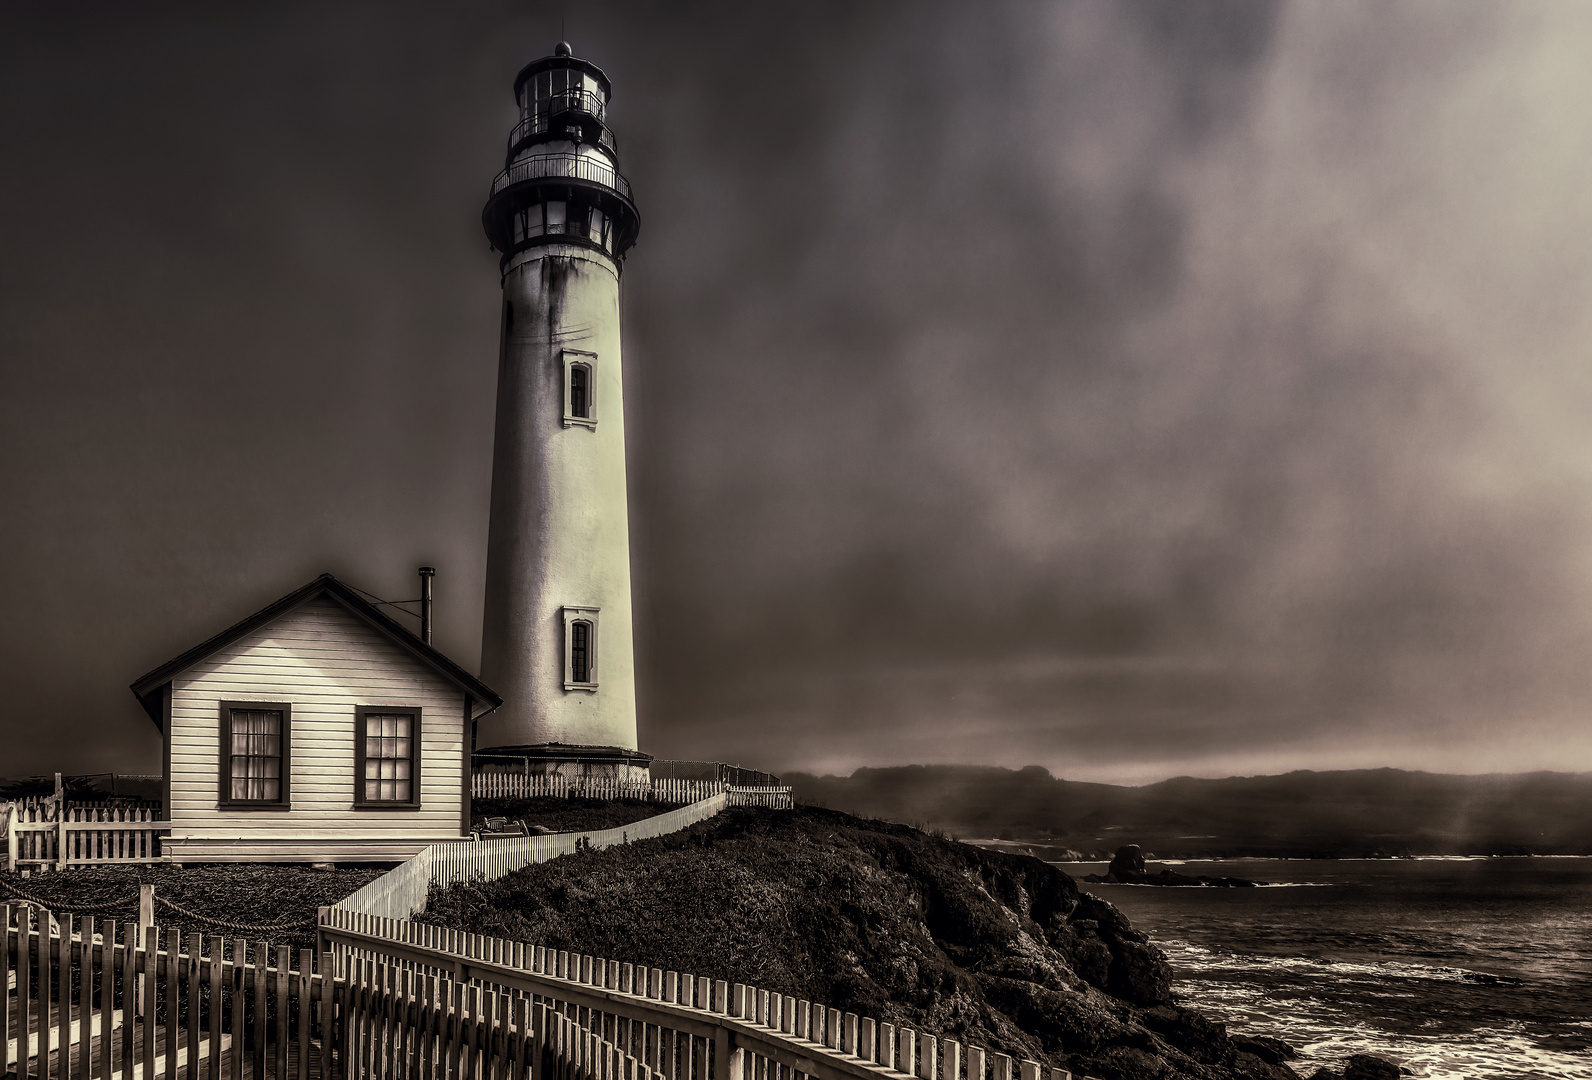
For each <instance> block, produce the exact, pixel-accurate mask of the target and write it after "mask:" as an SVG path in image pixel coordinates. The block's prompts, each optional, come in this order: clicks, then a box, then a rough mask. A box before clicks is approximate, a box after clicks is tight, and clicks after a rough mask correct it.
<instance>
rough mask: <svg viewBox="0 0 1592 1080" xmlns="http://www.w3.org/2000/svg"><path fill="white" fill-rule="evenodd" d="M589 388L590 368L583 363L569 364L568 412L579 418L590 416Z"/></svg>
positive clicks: (584, 418) (583, 418)
mask: <svg viewBox="0 0 1592 1080" xmlns="http://www.w3.org/2000/svg"><path fill="white" fill-rule="evenodd" d="M590 388H591V368H589V367H587V366H586V365H585V364H571V365H570V368H569V414H570V415H571V416H574V417H577V418H579V419H581V420H586V419H589V418H590V416H591V410H590V404H591V403H590V399H589V398H588V396H587V394H588V392H589V390H590Z"/></svg>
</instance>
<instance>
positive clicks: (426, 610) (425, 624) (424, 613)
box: [420, 566, 437, 645]
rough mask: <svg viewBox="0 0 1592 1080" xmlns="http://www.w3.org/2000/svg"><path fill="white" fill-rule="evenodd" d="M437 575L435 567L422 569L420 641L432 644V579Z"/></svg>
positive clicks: (423, 567)
mask: <svg viewBox="0 0 1592 1080" xmlns="http://www.w3.org/2000/svg"><path fill="white" fill-rule="evenodd" d="M436 574H437V568H436V567H434V566H422V567H421V568H420V640H421V641H424V642H425V643H426V644H427V645H430V644H431V579H432V578H433V577H435V576H436Z"/></svg>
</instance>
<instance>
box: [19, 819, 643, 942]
mask: <svg viewBox="0 0 1592 1080" xmlns="http://www.w3.org/2000/svg"><path fill="white" fill-rule="evenodd" d="M472 809H473V813H472V818H473V820H474V821H476V822H479V821H480V820H481V819H482V818H485V817H489V816H491V817H497V816H508V817H514V818H523V819H525V820H528V821H530V822H532V823H534V824H539V825H545V826H547V827H548V828H550V829H552V830H554V831H555V832H579V831H584V830H587V829H610V828H615V827H617V826H620V825H628V824H630V823H631V822H633V821H640V820H641V819H642V818H647V817H652V816H653V815H654V814H661V813H664V812H665V811H667V810H669V809H671V807H668V806H660V805H658V804H656V803H645V802H634V801H630V800H615V801H608V800H603V799H557V798H548V799H492V800H480V801H477V802H476V803H475V804H474V806H473V808H472ZM389 869H390V867H387V866H383V865H379V864H378V865H373V866H347V867H344V868H341V869H337V870H312V869H310V868H309V867H308V866H282V865H249V864H242V863H217V864H212V865H208V866H206V865H198V866H189V867H186V868H184V869H181V870H179V869H176V868H175V867H170V866H159V865H139V864H134V865H129V866H87V867H82V868H80V869H73V870H68V871H66V872H65V873H60V874H33V875H32V876H30V877H26V878H24V877H23V876H22V875H20V874H13V873H6V872H3V871H0V903H7V902H9V903H18V902H21V901H22V900H23V897H19V896H17V895H16V892H17V891H20V892H21V893H23V894H26V896H28V897H37V898H38V899H39V900H41V901H44V902H45V903H46V904H47V905H54V906H55V909H56V910H58V911H59V912H60V913H62V914H66V913H68V911H67V908H68V906H70V908H72V909H74V910H72V911H71V912H70V913H71V914H78V915H93V916H94V917H95V918H96V919H116V920H117V921H126V920H136V919H137V918H138V887H139V886H140V885H146V884H147V885H153V886H155V896H156V898H157V901H156V904H155V921H156V923H157V924H159V925H160V926H170V927H179V928H181V929H183V930H185V931H188V930H191V931H201V932H203V933H206V934H212V933H222V934H225V935H227V936H229V937H230V936H233V935H234V934H236V933H240V931H234V930H232V929H230V928H227V927H223V926H219V925H216V924H213V923H208V922H201V921H199V920H196V919H194V918H192V917H190V916H187V915H182V914H179V913H177V912H174V911H172V910H171V909H170V908H166V907H163V906H162V905H161V904H160V902H159V898H162V897H164V898H165V899H167V900H170V901H172V902H173V903H175V904H179V905H181V906H182V907H185V908H187V909H188V910H190V911H194V912H197V913H198V914H200V915H205V916H208V917H210V918H212V919H219V920H223V921H225V922H230V923H241V924H246V925H250V926H270V925H274V924H278V923H285V922H290V921H296V920H306V921H310V920H313V919H314V918H315V909H316V908H318V907H321V906H322V905H330V904H335V903H337V902H338V901H339V900H342V899H343V898H344V897H346V896H348V895H349V894H350V893H352V892H354V891H356V890H357V889H359V888H360V887H362V886H363V885H365V883H366V882H369V881H371V880H372V879H374V878H377V877H380V876H381V875H382V874H384V873H386V872H387V871H388V870H389ZM241 933H244V936H246V937H248V938H250V939H251V940H253V939H255V938H263V939H266V940H269V941H272V942H274V943H277V944H284V945H292V946H294V947H296V948H302V947H306V946H313V945H314V943H315V934H314V931H313V929H311V928H310V927H309V926H307V925H305V926H298V927H293V928H290V929H287V930H277V931H269V932H241Z"/></svg>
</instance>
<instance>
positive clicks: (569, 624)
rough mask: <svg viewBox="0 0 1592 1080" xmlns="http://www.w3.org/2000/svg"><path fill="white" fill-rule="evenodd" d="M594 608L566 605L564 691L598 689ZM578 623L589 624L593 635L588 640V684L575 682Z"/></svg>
mask: <svg viewBox="0 0 1592 1080" xmlns="http://www.w3.org/2000/svg"><path fill="white" fill-rule="evenodd" d="M598 611H599V609H598V608H594V607H579V606H570V605H566V606H565V608H564V689H565V690H595V689H597V658H598V651H597V614H598ZM578 622H583V623H588V624H589V625H590V626H591V633H590V634H589V635H587V638H586V675H587V681H586V682H576V681H575V631H574V626H575V624H576V623H578Z"/></svg>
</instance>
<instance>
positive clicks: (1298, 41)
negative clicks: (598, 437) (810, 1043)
mask: <svg viewBox="0 0 1592 1080" xmlns="http://www.w3.org/2000/svg"><path fill="white" fill-rule="evenodd" d="M14 17H15V16H14ZM558 17H559V13H558V12H557V11H554V10H552V9H531V10H530V11H529V12H525V11H523V10H522V9H518V8H512V9H511V8H509V7H500V6H493V5H478V6H472V7H470V8H466V9H459V10H454V9H445V8H424V7H412V8H402V9H391V8H388V7H385V6H383V7H379V8H378V7H362V6H345V7H338V8H333V9H322V8H319V7H316V8H310V7H303V8H296V9H285V10H281V11H274V12H272V13H270V14H263V13H256V14H241V13H219V12H215V11H211V10H208V9H200V8H193V9H181V8H171V9H165V10H164V11H157V12H155V13H153V14H151V13H150V12H148V11H145V12H143V13H140V14H138V15H136V16H135V15H132V14H129V13H125V12H120V11H114V12H105V13H101V14H100V16H99V17H96V18H94V19H81V18H67V17H65V16H61V15H58V14H56V13H54V12H52V11H42V12H41V13H39V14H38V17H37V18H35V19H33V20H31V21H28V22H27V24H26V25H23V22H22V21H19V22H18V24H17V25H16V26H15V27H13V28H12V30H11V31H10V32H7V33H5V34H4V35H0V41H3V44H0V49H3V50H4V55H3V56H0V79H3V80H4V85H3V87H0V90H3V92H4V94H5V99H6V100H7V101H8V102H9V103H10V104H9V105H8V107H7V110H6V112H5V113H4V114H0V134H3V136H4V137H5V138H6V140H7V145H8V146H12V147H15V148H16V153H15V156H14V158H13V160H14V161H15V162H16V163H17V165H16V166H15V167H13V168H12V169H10V170H6V171H5V172H4V173H3V174H0V194H3V195H4V205H5V207H6V209H5V210H4V211H3V213H4V214H5V219H4V235H5V236H6V237H7V247H8V249H9V252H10V254H11V258H9V259H8V260H7V261H6V263H5V264H4V266H3V268H0V350H3V353H0V355H3V357H4V359H3V361H0V362H3V363H4V366H5V381H6V387H7V389H6V392H5V394H4V399H3V404H0V408H3V410H4V424H3V427H0V450H3V453H4V455H5V461H6V462H7V464H8V468H7V469H6V470H5V476H4V478H0V497H3V499H4V501H5V505H6V506H8V507H10V508H13V510H14V512H13V513H10V514H8V515H7V520H6V524H5V525H4V526H3V527H0V554H3V555H4V557H5V558H6V560H7V563H8V565H10V566H12V567H13V568H15V569H16V572H17V575H18V576H17V580H16V583H15V585H14V586H13V587H12V588H11V589H9V590H8V593H9V596H8V601H7V604H6V610H7V613H8V614H7V617H6V619H5V625H4V627H3V628H0V652H3V655H5V656H6V658H7V666H8V668H10V669H11V670H12V671H13V672H16V673H18V675H17V677H16V679H15V681H16V682H17V683H18V686H17V689H16V691H14V693H13V695H11V703H10V704H9V705H8V706H6V710H7V713H8V715H7V718H6V726H5V729H4V730H5V732H6V735H7V737H8V738H10V739H12V740H13V743H12V745H13V746H14V747H15V748H16V749H15V750H14V751H13V752H12V753H11V754H8V755H7V756H8V758H12V759H13V760H14V761H15V762H16V763H17V764H16V765H15V766H10V765H8V768H48V767H54V766H55V765H56V764H67V765H69V766H70V767H73V768H91V767H99V768H103V767H109V765H110V763H112V762H113V761H114V762H116V763H118V764H121V763H123V762H129V761H134V760H136V761H137V762H138V763H140V764H141V765H142V767H146V768H149V767H154V766H155V764H156V760H157V759H156V755H155V751H154V739H153V732H152V731H149V730H146V728H147V721H142V720H140V719H139V716H138V714H137V713H136V709H135V707H134V706H133V705H132V702H131V698H130V695H127V694H126V691H125V689H124V687H125V684H126V683H127V682H128V681H129V680H130V679H131V678H132V677H133V676H135V675H137V674H139V673H140V672H141V671H142V670H144V669H145V668H147V667H150V666H153V665H154V664H155V663H157V662H159V661H161V660H163V659H165V658H166V657H168V656H169V655H171V654H174V653H175V652H177V651H179V650H180V649H181V648H183V647H185V646H186V645H189V644H191V643H192V642H193V641H195V640H197V639H199V638H201V637H203V636H204V635H205V634H207V633H209V632H212V631H213V630H214V629H216V628H217V627H218V625H220V624H222V623H225V622H227V621H229V620H230V619H232V618H234V617H236V616H237V615H239V614H241V613H243V612H244V611H247V610H249V609H250V608H251V606H252V605H258V604H259V603H262V602H264V601H266V600H268V599H270V598H272V597H273V596H274V595H277V594H279V593H281V592H284V591H286V590H287V589H288V588H290V587H292V586H293V585H295V584H297V583H298V582H299V581H300V580H302V579H306V578H308V577H309V576H311V575H312V574H314V573H316V572H319V571H320V570H322V569H333V570H335V571H337V572H339V573H344V574H346V575H347V576H348V577H349V578H350V579H351V580H353V581H354V582H355V583H356V584H361V585H364V586H365V587H367V588H371V589H375V590H377V591H379V592H382V593H385V594H388V595H396V594H403V595H407V593H408V590H409V589H410V588H411V586H410V585H409V575H410V573H411V572H412V568H413V566H414V565H416V564H418V563H420V562H434V563H436V564H438V565H439V566H441V567H442V570H443V576H442V578H441V579H439V586H438V587H439V593H440V597H441V600H442V602H443V614H442V618H441V626H440V628H439V636H440V641H441V643H442V644H443V645H444V647H445V648H447V649H448V650H449V651H450V652H452V653H453V654H454V655H456V656H458V657H459V658H461V659H462V660H464V661H465V662H467V663H473V662H474V658H475V656H476V653H477V649H478V644H479V642H478V633H479V630H478V627H479V612H480V592H481V588H482V579H483V569H484V567H483V562H484V542H485V516H486V493H487V486H488V475H489V469H490V441H491V430H490V425H491V415H492V400H491V399H492V380H493V377H494V371H495V356H494V353H493V350H494V347H495V332H496V325H497V322H496V305H497V295H496V276H495V260H494V258H493V257H492V256H491V255H490V254H489V253H488V252H487V251H486V245H485V241H484V240H483V239H482V237H481V234H480V229H479V224H478V222H477V214H478V212H479V206H480V202H481V200H482V197H483V195H482V193H483V191H484V189H485V184H486V182H487V181H488V180H489V179H490V177H491V175H492V173H493V172H494V171H495V170H496V169H497V168H499V167H500V166H501V160H500V159H501V144H502V139H503V137H504V135H505V133H506V132H507V131H508V129H509V127H510V126H511V125H512V122H513V106H512V102H511V100H510V97H509V93H508V88H509V84H510V81H511V79H512V75H513V72H514V71H515V70H517V68H518V65H519V64H521V63H523V62H524V60H526V59H528V58H530V57H532V56H534V55H539V54H540V53H542V52H543V51H545V50H546V48H547V47H548V45H549V44H550V43H551V41H552V40H553V39H554V38H555V36H556V34H557V32H558ZM16 18H19V20H20V17H16ZM568 19H569V22H568V26H569V34H570V36H571V38H572V40H574V42H575V44H576V46H577V49H578V51H580V52H582V53H583V54H585V55H589V56H591V57H592V58H593V59H595V60H596V61H597V62H598V63H600V64H603V65H604V66H605V67H606V68H607V69H608V71H609V73H610V75H612V76H613V78H614V80H615V87H616V91H615V100H614V104H613V120H614V124H615V126H616V128H617V130H618V132H619V136H620V146H621V150H622V153H623V162H624V167H625V170H626V171H627V173H628V174H629V175H630V178H631V180H632V182H633V183H634V185H635V187H636V191H637V194H638V198H639V200H640V204H641V208H642V212H643V220H644V226H643V232H642V237H641V243H640V245H639V246H638V248H637V249H636V251H635V252H634V253H633V256H632V258H631V260H630V264H629V266H628V267H627V270H626V275H625V291H626V318H627V324H626V350H627V357H626V361H627V378H628V379H629V387H628V392H629V394H630V403H629V421H630V446H631V459H632V460H631V467H632V472H631V483H632V492H633V494H632V505H633V520H632V530H633V536H634V550H635V557H636V560H637V566H636V570H637V583H638V605H639V608H640V611H639V615H640V619H639V626H640V630H641V633H642V642H641V644H642V656H641V660H642V662H643V668H642V686H641V692H642V695H643V697H642V710H643V742H644V745H645V746H646V747H647V748H649V749H653V750H655V751H657V752H660V753H664V754H670V755H678V756H702V757H724V758H729V759H732V760H734V759H739V760H742V761H744V762H746V763H749V764H751V763H756V764H763V765H766V766H768V767H774V768H788V767H798V766H799V767H807V768H838V769H844V768H849V767H851V766H853V765H856V764H860V763H877V764H887V763H893V762H904V761H923V760H935V761H967V760H977V761H987V762H999V763H1006V764H1024V763H1027V762H1030V761H1039V762H1042V763H1044V764H1046V765H1048V766H1051V767H1052V768H1053V769H1055V770H1057V771H1059V772H1065V773H1067V774H1069V775H1089V776H1097V777H1102V778H1117V779H1132V778H1140V779H1153V778H1155V777H1158V776H1162V775H1168V774H1171V773H1176V772H1184V771H1196V772H1224V771H1229V770H1233V771H1253V770H1266V769H1273V768H1276V769H1283V768H1291V767H1298V766H1309V765H1316V766H1331V765H1337V764H1400V765H1414V766H1426V767H1431V768H1448V769H1457V770H1480V769H1488V768H1497V767H1503V768H1513V767H1533V766H1544V765H1546V766H1555V767H1575V768H1587V767H1592V766H1589V764H1588V763H1589V762H1592V743H1589V742H1588V741H1587V739H1588V736H1587V735H1586V734H1585V729H1584V725H1583V724H1581V723H1580V719H1579V704H1580V702H1582V701H1584V700H1585V696H1586V693H1587V691H1588V690H1589V689H1592V685H1589V684H1592V679H1589V678H1588V677H1587V676H1586V675H1585V673H1584V669H1585V667H1586V665H1585V664H1584V662H1583V661H1582V657H1583V656H1585V655H1586V653H1587V647H1588V646H1589V645H1592V641H1589V636H1592V635H1589V633H1588V631H1589V629H1592V627H1589V621H1588V619H1587V617H1586V616H1585V615H1584V614H1582V612H1583V611H1584V610H1586V609H1587V606H1588V605H1587V604H1586V603H1585V601H1586V600H1587V599H1589V597H1588V596H1587V593H1588V581H1587V560H1585V559H1584V558H1583V557H1582V555H1581V552H1582V551H1583V550H1586V549H1587V547H1588V544H1587V541H1588V539H1589V537H1588V532H1589V529H1588V526H1589V522H1588V521H1587V520H1586V514H1585V512H1584V511H1583V510H1582V506H1583V505H1586V499H1585V498H1584V495H1585V493H1586V489H1587V487H1588V480H1589V476H1588V470H1587V466H1586V462H1587V461H1589V460H1592V456H1589V455H1588V454H1587V452H1586V450H1587V447H1586V441H1585V437H1584V435H1583V434H1582V433H1581V431H1580V427H1581V426H1583V425H1582V424H1581V423H1580V420H1581V417H1583V416H1584V415H1585V412H1584V408H1585V406H1586V404H1587V403H1588V397H1589V391H1592V385H1589V384H1588V380H1587V379H1586V377H1585V375H1584V373H1583V371H1582V367H1583V357H1582V352H1583V350H1582V348H1581V345H1580V343H1581V342H1583V341H1585V340H1587V336H1586V334H1585V333H1584V332H1583V331H1584V329H1585V328H1584V327H1583V323H1584V322H1585V321H1586V319H1587V316H1586V315H1585V314H1584V311H1583V309H1584V307H1585V305H1584V298H1585V295H1586V286H1587V284H1588V282H1589V280H1592V275H1589V273H1588V271H1589V269H1592V267H1589V265H1588V256H1587V255H1586V254H1585V253H1586V252H1587V251H1589V250H1592V245H1587V244H1586V243H1585V241H1586V240H1587V239H1588V233H1589V232H1592V228H1589V227H1592V197H1589V196H1587V195H1586V194H1585V192H1586V191H1588V190H1592V188H1588V187H1587V185H1586V184H1585V183H1584V179H1585V172H1586V163H1587V161H1588V160H1592V157H1589V156H1588V153H1587V151H1588V143H1589V130H1588V126H1587V124H1586V122H1585V121H1584V119H1583V118H1581V117H1580V116H1579V115H1577V113H1576V110H1575V109H1574V107H1573V105H1571V104H1569V103H1571V102H1573V101H1575V100H1579V98H1578V96H1577V95H1578V94H1581V93H1582V92H1583V91H1585V90H1587V89H1588V88H1587V87H1586V86H1585V76H1584V75H1583V74H1582V72H1581V67H1582V65H1580V64H1579V63H1577V62H1576V61H1575V57H1576V55H1577V53H1576V48H1577V43H1579V44H1580V45H1585V44H1586V39H1587V36H1588V34H1589V32H1592V26H1589V25H1587V22H1588V20H1587V18H1586V16H1585V15H1584V14H1582V13H1580V12H1579V9H1577V8H1575V7H1570V6H1565V7H1552V6H1546V7H1538V8H1533V9H1531V11H1530V12H1524V11H1522V10H1521V9H1513V8H1505V7H1502V6H1497V7H1471V8H1467V9H1465V10H1463V11H1460V10H1457V9H1453V8H1452V7H1449V6H1431V5H1414V4H1412V5H1403V6H1400V7H1399V8H1396V9H1391V10H1389V9H1385V8H1383V7H1380V6H1376V5H1356V4H1345V5H1333V6H1331V7H1329V8H1321V7H1313V6H1307V5H1277V4H1271V3H1208V4H1207V3H1201V4H1191V3H1186V2H1185V3H1174V2H1166V3H1138V4H1121V5H1107V4H1087V3H1078V4H1046V5H1037V4H1033V5H1029V4H999V5H977V6H972V5H953V4H942V5H927V4H910V5H888V4H870V5H842V4H836V5H791V6H789V7H787V8H783V9H778V10H775V9H767V8H759V9H758V10H757V11H756V12H755V13H753V12H749V11H748V10H747V9H745V8H744V6H738V5H723V6H691V5H685V6H682V5H677V4H668V5H663V4H658V5H627V6H622V7H621V6H614V7H610V6H596V5H591V6H575V7H573V8H572V9H571V10H569V11H568ZM124 698H125V700H124ZM129 731H132V732H136V733H137V734H136V735H132V736H129V735H128V734H127V732H129ZM84 732H86V733H89V734H90V735H91V736H92V737H91V738H87V739H85V738H82V737H81V734H82V733H84ZM140 755H141V756H140ZM68 759H71V760H68Z"/></svg>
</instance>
